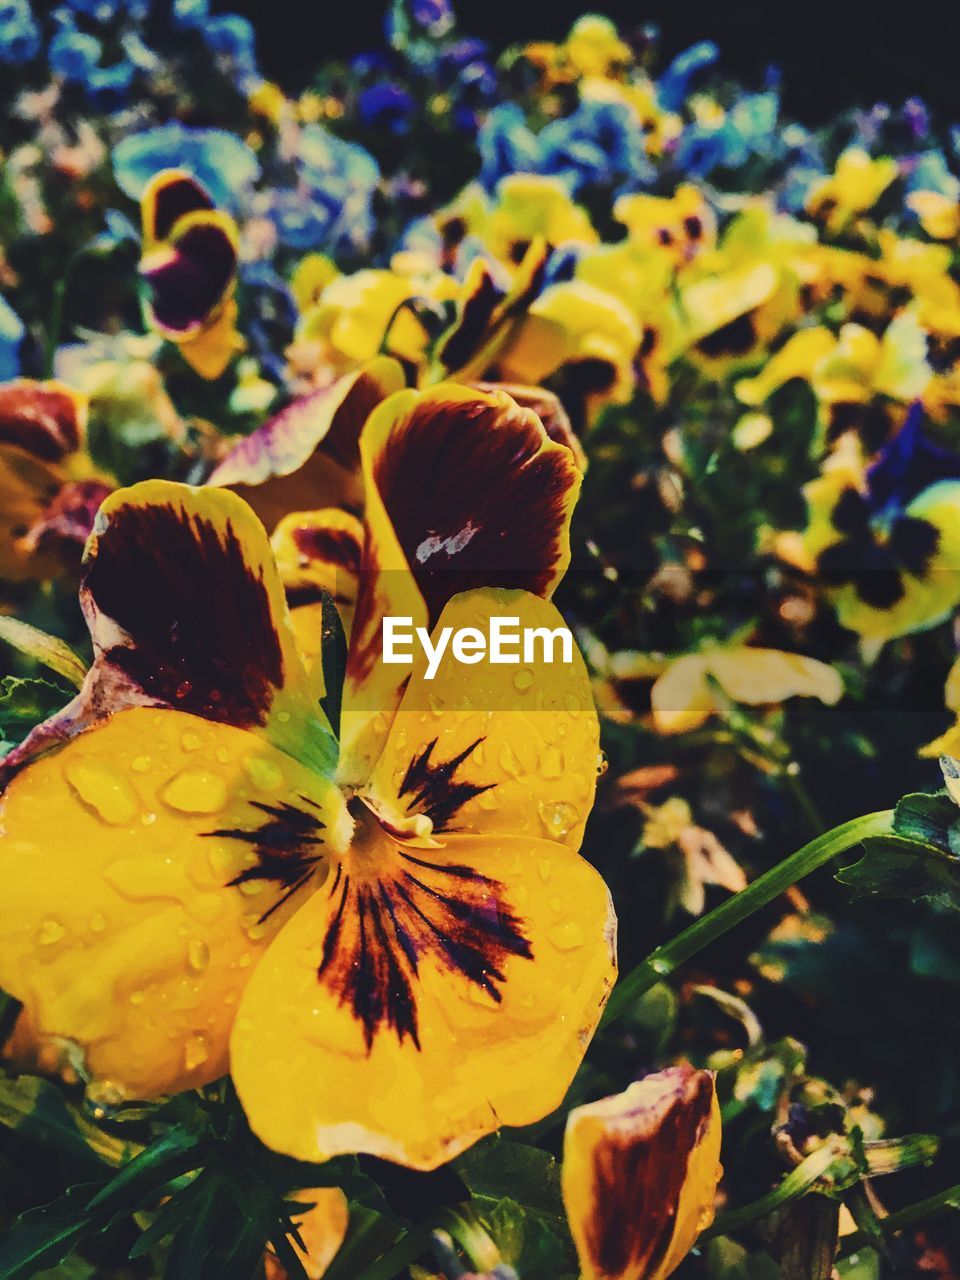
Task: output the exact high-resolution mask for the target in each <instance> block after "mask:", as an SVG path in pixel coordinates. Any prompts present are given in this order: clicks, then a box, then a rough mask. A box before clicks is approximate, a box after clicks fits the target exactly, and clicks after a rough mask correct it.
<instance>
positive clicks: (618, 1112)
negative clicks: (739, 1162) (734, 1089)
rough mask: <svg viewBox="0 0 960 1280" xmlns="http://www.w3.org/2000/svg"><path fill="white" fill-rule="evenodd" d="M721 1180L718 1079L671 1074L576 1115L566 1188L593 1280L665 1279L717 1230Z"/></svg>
mask: <svg viewBox="0 0 960 1280" xmlns="http://www.w3.org/2000/svg"><path fill="white" fill-rule="evenodd" d="M721 1173H722V1169H721V1166H720V1108H719V1105H718V1103H717V1097H716V1089H715V1086H714V1078H713V1075H712V1074H711V1073H710V1072H709V1071H696V1070H694V1069H693V1068H692V1067H690V1066H688V1065H686V1064H681V1065H679V1066H675V1067H667V1068H666V1069H665V1070H663V1071H657V1072H655V1073H654V1074H653V1075H649V1076H645V1077H644V1078H643V1079H642V1080H639V1081H637V1082H636V1083H635V1084H632V1085H630V1086H629V1087H628V1088H627V1089H625V1090H624V1092H623V1093H619V1094H615V1095H614V1096H613V1097H610V1098H601V1099H600V1100H599V1101H598V1102H592V1103H588V1104H587V1105H586V1106H582V1107H575V1108H574V1109H573V1110H572V1111H571V1112H570V1115H569V1116H568V1118H567V1127H566V1132H565V1134H564V1141H563V1170H562V1186H563V1200H564V1205H565V1207H566V1211H567V1219H568V1221H569V1224H570V1230H571V1233H572V1235H573V1240H574V1244H575V1245H576V1248H577V1257H578V1260H579V1263H580V1274H581V1276H582V1278H583V1280H665V1278H666V1277H667V1276H669V1275H670V1274H671V1273H672V1272H673V1271H675V1270H676V1268H677V1267H678V1266H679V1265H680V1263H681V1262H682V1261H683V1259H684V1258H685V1257H686V1255H687V1254H688V1253H689V1252H690V1250H691V1248H692V1247H693V1245H694V1244H695V1243H696V1240H697V1237H698V1236H699V1235H700V1233H701V1232H702V1231H704V1230H705V1229H706V1228H707V1227H709V1226H710V1224H711V1222H712V1221H713V1216H714V1203H715V1200H716V1192H717V1184H718V1183H719V1181H720V1176H721Z"/></svg>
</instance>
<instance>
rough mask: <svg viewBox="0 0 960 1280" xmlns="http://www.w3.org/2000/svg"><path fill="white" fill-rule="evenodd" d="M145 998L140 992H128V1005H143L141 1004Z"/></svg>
mask: <svg viewBox="0 0 960 1280" xmlns="http://www.w3.org/2000/svg"><path fill="white" fill-rule="evenodd" d="M146 998H147V997H146V995H145V994H144V993H143V992H142V991H131V992H130V1003H131V1004H143V1002H144V1000H146Z"/></svg>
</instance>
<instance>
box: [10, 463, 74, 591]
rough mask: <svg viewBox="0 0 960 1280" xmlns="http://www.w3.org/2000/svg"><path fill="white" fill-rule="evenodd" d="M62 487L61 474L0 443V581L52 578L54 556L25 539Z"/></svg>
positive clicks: (55, 560) (55, 562) (54, 568)
mask: <svg viewBox="0 0 960 1280" xmlns="http://www.w3.org/2000/svg"><path fill="white" fill-rule="evenodd" d="M62 484H63V474H62V472H61V471H60V469H59V468H58V467H56V466H54V465H53V464H52V463H49V462H43V461H42V460H40V459H39V458H36V457H35V456H34V455H33V454H31V453H27V452H26V450H24V449H22V448H21V447H20V446H19V445H13V444H6V443H4V442H3V441H0V579H6V580H7V581H12V582H19V581H23V580H24V579H27V578H43V577H47V576H50V575H52V574H54V573H55V572H56V571H57V568H58V566H59V561H58V560H57V558H56V557H55V556H52V555H48V554H45V553H43V552H39V551H38V550H37V549H36V548H35V547H32V546H30V545H29V544H28V543H27V542H26V541H25V539H26V538H27V536H28V534H29V533H30V530H31V529H32V528H33V527H34V526H35V525H36V524H37V523H38V521H40V520H42V519H43V517H44V514H45V512H46V511H47V509H48V507H49V505H50V503H52V502H53V501H54V500H55V498H56V496H57V494H58V493H59V492H60V487H61V485H62Z"/></svg>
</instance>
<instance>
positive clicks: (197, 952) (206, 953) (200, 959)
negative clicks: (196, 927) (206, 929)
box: [187, 938, 210, 973]
mask: <svg viewBox="0 0 960 1280" xmlns="http://www.w3.org/2000/svg"><path fill="white" fill-rule="evenodd" d="M209 963H210V948H209V947H208V946H207V944H206V943H205V942H204V941H203V939H202V938H191V939H190V944H189V946H188V947H187V965H188V966H189V968H190V969H192V970H193V972H194V973H203V971H204V969H205V968H206V967H207V965H208V964H209Z"/></svg>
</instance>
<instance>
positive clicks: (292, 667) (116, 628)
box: [6, 480, 335, 771]
mask: <svg viewBox="0 0 960 1280" xmlns="http://www.w3.org/2000/svg"><path fill="white" fill-rule="evenodd" d="M81 603H82V605H83V609H84V613H85V615H86V618H87V623H88V626H89V627H90V632H91V635H92V637H93V643H94V655H95V661H94V665H93V667H92V669H91V672H90V674H89V676H88V678H87V681H86V683H85V685H84V688H83V689H82V690H81V692H80V694H79V695H78V697H77V698H76V699H75V700H74V701H73V702H72V703H70V704H69V706H68V707H66V708H65V709H64V711H63V712H61V713H60V714H59V715H58V716H57V717H54V719H53V720H52V721H49V722H47V724H46V725H43V726H40V728H39V729H38V730H35V731H34V734H32V735H30V737H29V738H27V739H26V741H25V742H24V743H23V744H22V745H21V747H20V748H17V749H16V750H15V751H14V752H13V753H11V756H8V757H7V761H6V763H7V764H8V765H13V766H14V767H18V766H19V765H21V764H22V763H23V761H24V759H26V758H29V756H30V755H32V754H35V752H36V751H37V750H40V749H43V748H44V747H47V746H50V745H54V744H56V742H58V741H61V740H63V739H64V738H69V737H71V736H73V734H75V733H77V732H79V730H81V729H82V728H84V727H86V726H87V725H89V724H91V723H95V722H96V721H98V720H99V719H102V718H103V717H104V716H106V715H109V714H110V713H112V712H113V711H116V710H117V709H119V708H120V707H123V706H130V705H143V704H146V705H154V706H171V707H175V708H176V709H178V710H182V711H188V712H191V713H192V714H194V715H198V716H203V717H204V718H205V719H208V720H214V721H217V722H220V723H223V724H230V725H234V726H236V727H238V728H244V729H256V730H258V731H262V732H263V733H264V734H265V736H267V737H268V738H269V739H270V740H271V741H272V742H273V743H274V745H276V746H279V747H281V749H283V750H286V751H289V752H290V753H291V754H292V755H294V756H295V757H297V758H298V759H301V760H304V761H307V762H308V763H311V764H313V765H314V766H315V767H317V768H319V769H320V770H321V771H324V770H329V768H330V766H331V763H332V758H333V756H334V753H335V752H334V745H333V742H332V738H331V736H330V734H329V730H328V728H327V726H326V724H325V721H324V720H323V717H322V713H321V712H320V711H319V710H318V709H316V708H315V706H313V705H312V703H311V698H310V694H309V690H308V685H307V676H306V672H305V671H304V669H303V665H302V663H301V661H300V658H299V655H298V653H297V648H296V643H295V640H294V636H293V632H292V628H291V626H290V619H289V614H288V611H287V606H286V602H285V599H284V594H283V588H282V585H281V583H280V579H279V576H278V574H277V570H276V565H275V563H274V560H273V556H272V553H271V550H270V544H269V541H268V539H267V535H266V532H265V531H264V528H263V526H262V525H261V524H260V522H259V520H257V518H256V516H255V515H254V514H253V512H252V511H251V510H250V508H249V507H248V506H247V504H246V503H245V502H243V501H242V499H240V498H238V497H237V496H236V495H235V494H232V493H229V492H227V491H226V490H222V489H194V488H191V487H190V486H188V485H181V484H174V483H172V482H169V481H162V480H148V481H144V482H143V483H142V484H138V485H134V486H133V487H132V488H129V489H122V490H118V491H117V492H116V493H114V494H112V495H111V496H110V497H109V498H108V499H107V500H106V502H104V504H103V506H102V507H101V508H100V513H99V515H98V517H97V523H96V527H95V529H94V533H93V535H92V537H91V539H90V542H89V544H88V547H87V555H86V562H85V571H84V577H83V585H82V588H81Z"/></svg>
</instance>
